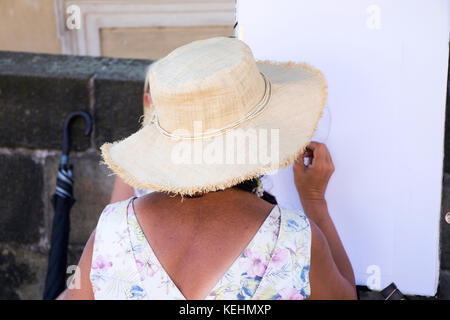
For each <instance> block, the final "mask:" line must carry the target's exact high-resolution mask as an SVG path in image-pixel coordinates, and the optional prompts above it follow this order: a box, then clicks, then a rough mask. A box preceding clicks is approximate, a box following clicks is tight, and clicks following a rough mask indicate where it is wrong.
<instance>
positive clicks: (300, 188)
mask: <svg viewBox="0 0 450 320" xmlns="http://www.w3.org/2000/svg"><path fill="white" fill-rule="evenodd" d="M305 158H309V164H308V165H307V166H305V164H304V159H305ZM293 169H294V182H295V186H296V187H297V192H298V194H299V196H300V201H301V202H302V204H304V203H306V202H310V201H313V202H316V201H325V190H326V188H327V185H328V181H329V180H330V177H331V175H332V174H333V172H334V165H333V161H332V160H331V156H330V152H329V151H328V148H327V146H326V145H325V144H323V143H319V142H311V143H310V144H309V145H308V146H307V147H306V150H305V152H304V153H303V154H302V155H300V156H299V157H298V158H297V160H295V162H294V165H293Z"/></svg>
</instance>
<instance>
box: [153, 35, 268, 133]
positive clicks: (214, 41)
mask: <svg viewBox="0 0 450 320" xmlns="http://www.w3.org/2000/svg"><path fill="white" fill-rule="evenodd" d="M148 79H149V83H150V92H151V96H152V101H153V107H154V109H155V113H156V115H157V117H158V121H159V125H160V126H161V127H162V128H164V130H166V131H167V132H174V131H176V130H179V129H184V130H187V131H189V132H190V133H193V132H194V122H196V121H201V125H202V130H203V131H204V132H206V131H208V130H214V129H217V128H222V127H224V126H227V125H229V124H230V123H233V122H235V121H238V120H239V119H242V118H243V117H245V116H246V115H247V114H248V113H249V112H250V111H251V110H252V109H253V108H254V107H255V105H257V104H258V102H260V101H261V99H262V97H263V96H264V94H265V87H266V84H265V80H264V77H263V76H262V75H261V73H260V71H259V69H258V67H257V65H256V62H255V59H254V57H253V54H252V52H251V50H250V48H249V47H248V46H247V45H246V44H245V43H244V42H242V41H240V40H237V39H233V38H225V37H218V38H211V39H207V40H199V41H195V42H192V43H190V44H187V45H185V46H182V47H179V48H177V49H175V50H174V51H172V52H171V53H170V54H169V55H167V56H166V57H164V58H163V59H161V60H159V61H157V62H155V63H154V64H152V66H151V67H150V69H149V75H148ZM197 130H198V128H197Z"/></svg>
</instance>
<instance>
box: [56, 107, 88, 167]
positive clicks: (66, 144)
mask: <svg viewBox="0 0 450 320" xmlns="http://www.w3.org/2000/svg"><path fill="white" fill-rule="evenodd" d="M79 116H82V117H83V118H84V119H85V120H86V129H85V130H84V135H85V136H88V135H89V134H90V133H91V131H92V118H91V116H90V114H89V113H87V112H85V111H82V110H78V111H73V112H71V113H69V115H68V116H67V117H66V120H65V121H64V138H63V139H64V140H63V149H62V158H61V164H62V165H63V166H66V165H67V159H68V157H69V151H70V150H69V149H70V132H69V126H70V123H71V121H72V120H73V119H74V118H76V117H79Z"/></svg>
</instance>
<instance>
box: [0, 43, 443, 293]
mask: <svg viewBox="0 0 450 320" xmlns="http://www.w3.org/2000/svg"><path fill="white" fill-rule="evenodd" d="M150 63H151V61H145V60H123V59H112V58H92V57H75V56H57V55H40V54H28V53H13V52H1V51H0V194H1V196H0V212H1V214H0V299H40V298H41V297H42V293H43V289H44V288H43V286H44V281H45V275H46V270H47V255H48V250H49V239H50V235H51V223H52V218H53V208H52V206H51V203H50V197H51V195H52V194H53V193H54V190H55V181H56V172H57V168H58V164H59V161H60V156H61V144H62V131H63V123H64V119H65V117H66V115H67V114H68V113H69V112H71V111H74V110H78V109H81V110H85V111H88V112H89V113H90V114H91V115H92V116H93V120H94V130H93V133H92V135H91V136H90V138H86V137H84V136H83V134H82V132H83V128H84V121H83V120H82V119H78V120H76V121H74V123H73V126H72V130H71V136H72V137H73V143H72V149H71V150H73V151H72V152H71V155H70V162H71V163H73V165H74V179H75V185H74V194H75V197H76V198H77V201H76V203H75V205H74V207H73V208H72V210H71V215H70V216H71V233H70V247H69V264H76V263H77V261H78V259H79V256H80V254H81V250H82V248H83V246H84V244H85V242H86V241H87V239H88V237H89V235H90V232H91V231H92V230H93V228H94V227H95V224H96V221H97V218H98V216H99V214H100V213H101V211H102V209H103V208H104V206H105V205H106V204H107V203H108V201H109V196H110V192H111V188H112V182H113V177H111V176H109V175H108V174H109V170H108V169H107V168H106V167H105V166H102V165H99V161H100V155H99V152H98V150H99V147H100V146H101V145H102V144H103V143H104V142H107V141H114V140H117V139H121V138H124V137H126V136H128V135H129V134H131V133H132V132H135V131H136V130H137V129H138V127H139V122H138V121H139V117H140V116H141V114H142V91H143V82H144V76H145V70H146V67H147V66H148V65H149V64H150ZM448 101H450V99H448ZM449 109H450V108H447V130H446V143H445V145H446V148H445V155H446V157H445V160H444V168H445V173H444V180H443V193H442V219H441V233H440V237H441V276H440V285H439V292H438V296H439V297H440V298H446V299H450V224H447V223H445V220H444V216H445V213H446V212H449V211H450V130H448V126H449V124H450V110H449ZM416 298H417V297H416Z"/></svg>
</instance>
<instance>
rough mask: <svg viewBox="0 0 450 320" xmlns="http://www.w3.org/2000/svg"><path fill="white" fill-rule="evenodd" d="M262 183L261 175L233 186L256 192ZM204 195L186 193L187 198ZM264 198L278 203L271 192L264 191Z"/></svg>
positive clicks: (272, 202)
mask: <svg viewBox="0 0 450 320" xmlns="http://www.w3.org/2000/svg"><path fill="white" fill-rule="evenodd" d="M260 183H261V180H260V177H258V178H253V179H249V180H245V181H242V182H241V183H238V184H237V185H235V186H233V188H238V189H241V190H244V191H247V192H251V193H256V190H257V188H258V186H259V184H260ZM201 196H202V195H201V194H200V195H194V196H189V195H186V196H185V197H186V198H199V197H201ZM260 198H261V199H263V200H266V201H267V202H269V203H271V204H278V203H277V199H276V198H275V197H274V196H273V195H271V194H270V193H268V192H266V191H264V192H263V194H262V196H261V197H260Z"/></svg>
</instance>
